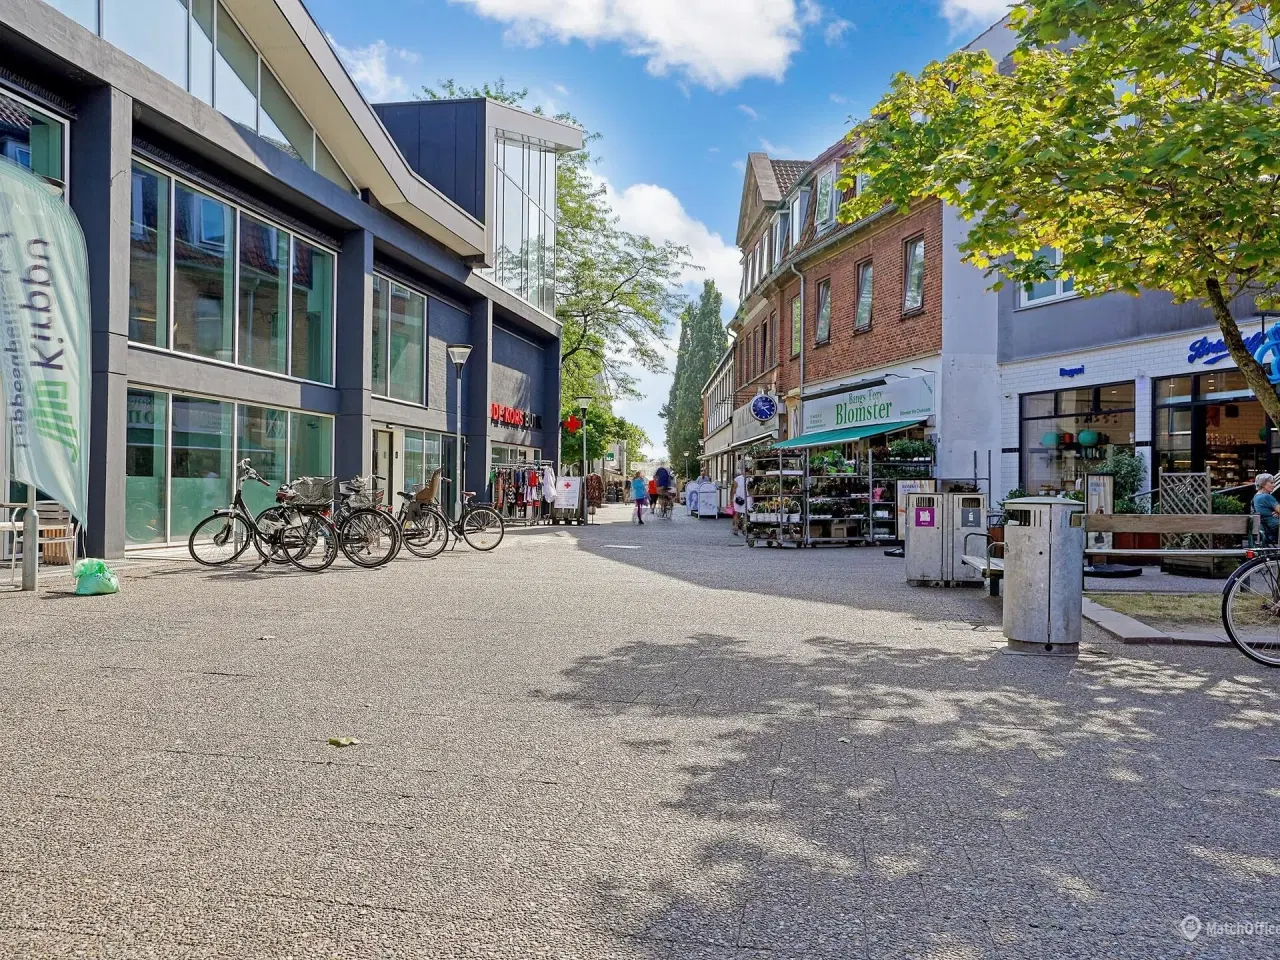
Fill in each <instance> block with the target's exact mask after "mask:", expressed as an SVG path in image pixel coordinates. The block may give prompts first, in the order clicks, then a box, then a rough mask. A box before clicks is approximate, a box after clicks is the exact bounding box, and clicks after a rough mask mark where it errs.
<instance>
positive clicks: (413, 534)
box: [400, 510, 449, 560]
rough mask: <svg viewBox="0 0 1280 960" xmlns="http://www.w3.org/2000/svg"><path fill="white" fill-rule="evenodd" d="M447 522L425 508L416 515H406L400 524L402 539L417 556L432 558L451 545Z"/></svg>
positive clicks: (425, 558)
mask: <svg viewBox="0 0 1280 960" xmlns="http://www.w3.org/2000/svg"><path fill="white" fill-rule="evenodd" d="M445 526H446V525H445V523H444V521H442V520H441V519H440V518H439V517H438V516H437V515H436V514H434V513H432V512H431V511H429V510H424V511H422V512H421V513H419V514H418V515H417V516H416V517H413V518H410V517H405V518H404V520H403V521H401V524H400V539H401V540H403V541H404V546H405V549H407V550H408V551H409V552H410V553H412V554H413V555H414V556H415V557H422V558H423V559H424V560H430V559H431V558H432V557H438V556H439V555H440V553H441V551H443V550H444V548H445V547H447V546H448V545H449V535H448V533H447V532H446V531H445V529H444V528H445Z"/></svg>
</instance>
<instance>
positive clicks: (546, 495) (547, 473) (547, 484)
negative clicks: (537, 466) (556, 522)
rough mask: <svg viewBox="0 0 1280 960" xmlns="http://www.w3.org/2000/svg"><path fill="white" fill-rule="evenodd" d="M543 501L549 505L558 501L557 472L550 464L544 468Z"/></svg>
mask: <svg viewBox="0 0 1280 960" xmlns="http://www.w3.org/2000/svg"><path fill="white" fill-rule="evenodd" d="M542 499H543V500H546V501H547V502H548V503H553V502H554V501H555V499H556V472H555V471H554V470H552V469H551V465H550V464H548V465H547V466H545V467H543V468H542Z"/></svg>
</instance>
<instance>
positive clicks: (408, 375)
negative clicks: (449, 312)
mask: <svg viewBox="0 0 1280 960" xmlns="http://www.w3.org/2000/svg"><path fill="white" fill-rule="evenodd" d="M425 329H426V300H425V299H423V297H422V296H421V295H419V294H416V293H414V292H413V291H411V290H407V289H405V288H404V287H401V286H393V287H392V288H391V396H393V397H395V398H396V399H397V400H408V401H410V402H411V403H422V402H423V386H424V382H425V381H424V374H425V371H424V369H423V349H422V348H423V333H424V331H425Z"/></svg>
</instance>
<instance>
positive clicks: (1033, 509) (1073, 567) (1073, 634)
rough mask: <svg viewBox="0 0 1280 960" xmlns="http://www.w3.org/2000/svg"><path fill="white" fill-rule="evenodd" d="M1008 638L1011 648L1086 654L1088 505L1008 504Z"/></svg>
mask: <svg viewBox="0 0 1280 960" xmlns="http://www.w3.org/2000/svg"><path fill="white" fill-rule="evenodd" d="M1004 512H1005V517H1006V521H1005V527H1004V635H1005V637H1007V638H1008V640H1009V648H1010V649H1012V650H1023V651H1030V652H1036V653H1061V654H1066V655H1073V654H1075V653H1076V652H1077V651H1078V650H1079V649H1080V618H1081V609H1082V602H1083V599H1084V598H1083V592H1084V575H1083V570H1084V504H1082V503H1078V502H1076V501H1075V500H1066V499H1063V498H1061V497H1023V498H1021V499H1018V500H1006V501H1005V502H1004Z"/></svg>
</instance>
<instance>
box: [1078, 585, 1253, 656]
mask: <svg viewBox="0 0 1280 960" xmlns="http://www.w3.org/2000/svg"><path fill="white" fill-rule="evenodd" d="M1083 613H1084V617H1085V619H1086V620H1088V621H1089V622H1090V623H1092V624H1094V625H1095V626H1098V627H1101V628H1102V629H1103V630H1105V631H1106V632H1107V633H1109V634H1111V636H1113V637H1115V638H1116V639H1117V640H1119V641H1120V642H1121V643H1130V644H1147V645H1163V646H1180V647H1230V646H1231V641H1230V640H1226V639H1224V638H1221V637H1215V636H1213V635H1212V634H1206V633H1165V632H1164V631H1163V630H1157V629H1156V628H1155V627H1149V626H1147V625H1146V624H1145V623H1143V622H1142V621H1141V620H1135V619H1133V617H1127V616H1125V615H1124V614H1123V613H1117V612H1116V611H1114V610H1111V609H1109V608H1107V607H1104V606H1103V605H1102V604H1100V603H1096V602H1094V601H1093V600H1090V599H1089V598H1088V597H1085V598H1084V602H1083Z"/></svg>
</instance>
